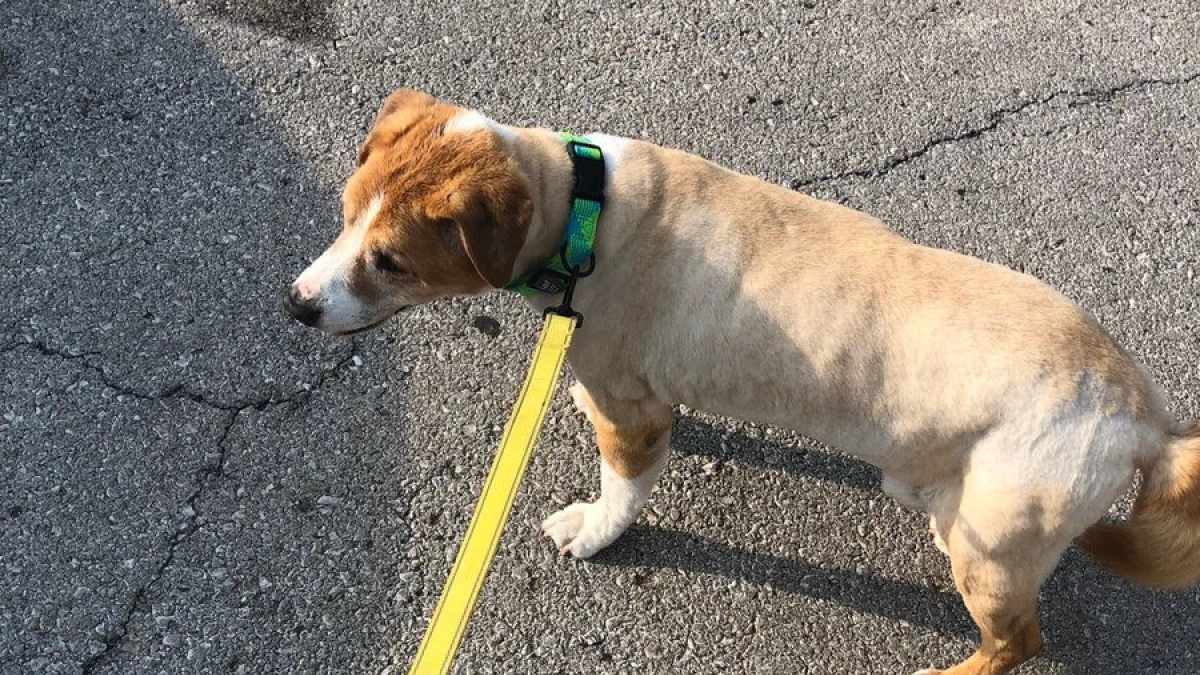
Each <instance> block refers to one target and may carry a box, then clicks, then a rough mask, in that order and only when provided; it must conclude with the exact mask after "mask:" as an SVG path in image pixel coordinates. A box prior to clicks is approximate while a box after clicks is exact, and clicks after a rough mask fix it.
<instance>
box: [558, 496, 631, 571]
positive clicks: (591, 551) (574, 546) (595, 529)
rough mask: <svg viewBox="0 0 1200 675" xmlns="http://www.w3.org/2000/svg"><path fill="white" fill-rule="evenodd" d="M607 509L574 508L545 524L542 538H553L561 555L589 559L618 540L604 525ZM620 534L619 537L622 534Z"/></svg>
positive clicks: (589, 505) (579, 506) (574, 505)
mask: <svg viewBox="0 0 1200 675" xmlns="http://www.w3.org/2000/svg"><path fill="white" fill-rule="evenodd" d="M605 521H607V518H606V517H605V513H604V508H603V507H602V506H600V505H598V504H584V503H579V504H572V505H570V506H568V507H567V508H565V509H563V510H561V511H558V512H557V513H554V514H551V515H550V517H549V518H547V519H545V520H543V521H542V534H544V535H546V536H547V537H550V539H551V540H552V541H553V542H554V545H555V546H556V547H558V552H559V553H561V554H563V555H570V556H574V557H576V558H580V559H583V558H590V557H592V556H593V555H595V554H596V553H597V552H598V551H599V550H600V549H602V548H604V547H605V546H608V545H609V544H611V543H612V542H613V540H614V539H616V535H612V534H609V533H607V532H605V531H604V530H605V529H607V528H605V527H604V526H603V525H604V523H605ZM617 534H620V533H619V532H618V533H617Z"/></svg>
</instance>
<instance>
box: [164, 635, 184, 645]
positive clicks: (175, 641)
mask: <svg viewBox="0 0 1200 675" xmlns="http://www.w3.org/2000/svg"><path fill="white" fill-rule="evenodd" d="M162 642H163V644H164V645H166V646H167V647H178V646H179V643H180V642H181V640H180V638H179V636H178V635H174V634H171V635H164V636H163V639H162Z"/></svg>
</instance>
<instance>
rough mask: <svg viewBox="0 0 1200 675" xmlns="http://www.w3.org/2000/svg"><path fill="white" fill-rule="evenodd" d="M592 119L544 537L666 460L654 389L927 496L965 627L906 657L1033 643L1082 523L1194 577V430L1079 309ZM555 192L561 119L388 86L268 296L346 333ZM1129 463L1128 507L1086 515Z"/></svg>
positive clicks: (503, 268)
mask: <svg viewBox="0 0 1200 675" xmlns="http://www.w3.org/2000/svg"><path fill="white" fill-rule="evenodd" d="M588 138H589V140H590V141H591V142H592V143H594V144H595V145H597V146H599V147H600V148H601V150H602V152H603V156H604V159H605V165H606V168H605V176H606V182H607V187H606V189H605V200H606V201H605V207H604V210H603V215H602V216H601V219H600V221H599V225H598V228H597V233H596V237H595V247H594V253H595V269H594V272H593V273H592V274H591V275H590V276H587V277H586V278H583V279H580V280H579V282H578V287H577V289H576V291H575V294H574V303H573V306H574V308H575V309H577V310H578V311H580V312H581V313H582V314H583V315H584V316H585V317H586V321H585V322H584V323H583V324H582V325H580V326H579V328H578V329H577V331H576V333H575V339H574V343H573V344H572V346H571V350H570V352H569V355H568V359H569V361H570V364H571V369H572V371H573V373H574V375H575V377H576V379H577V380H578V384H576V385H574V387H573V388H572V395H573V397H574V399H575V402H576V404H577V405H578V407H579V408H580V410H581V411H583V412H584V414H585V415H586V416H587V418H588V419H589V420H590V422H591V424H592V425H593V426H594V427H595V430H596V436H597V443H598V445H599V450H600V456H601V463H600V485H601V494H600V497H599V499H597V501H595V502H593V503H579V504H574V505H571V506H568V507H567V508H565V509H562V510H561V511H558V512H557V513H554V514H553V515H551V516H550V517H549V518H547V519H546V520H545V521H544V523H543V525H542V529H543V531H544V533H545V534H546V535H547V536H548V537H549V538H550V539H552V540H553V542H554V544H555V546H557V547H558V548H559V549H560V551H561V552H562V553H564V554H566V555H571V556H574V557H576V558H587V557H589V556H591V555H593V554H595V553H596V552H597V551H599V550H601V549H602V548H604V547H606V546H608V545H609V544H611V543H612V542H613V541H614V540H616V539H617V537H619V536H620V535H621V533H622V532H623V531H624V530H625V529H626V528H627V527H629V525H630V524H632V523H633V522H634V520H635V519H636V518H637V517H638V514H639V512H640V511H641V509H642V507H643V505H644V503H645V501H646V498H647V496H648V495H649V494H650V491H651V489H652V488H653V486H654V484H655V481H656V480H657V479H658V477H659V475H660V474H661V473H662V471H663V467H664V466H665V464H666V463H667V456H668V449H667V448H668V443H669V437H670V432H671V428H672V425H673V422H674V412H673V407H672V406H674V405H686V406H688V407H691V408H696V409H701V410H706V411H710V412H714V413H718V414H722V415H727V416H731V417H738V418H742V419H745V420H750V421H753V422H757V423H761V424H771V425H776V426H779V427H784V428H788V429H793V430H796V431H798V432H801V433H804V434H806V435H808V436H810V437H813V438H816V439H819V440H822V441H824V442H826V443H828V444H830V445H832V446H834V447H837V448H839V449H841V450H843V451H845V452H848V453H850V454H852V455H854V456H856V457H858V458H859V459H862V460H864V461H866V462H869V463H871V464H873V465H875V466H877V467H879V468H880V469H881V471H882V473H883V490H884V491H885V492H886V493H887V494H889V495H891V496H892V497H893V498H895V499H896V500H898V501H899V502H901V503H903V504H905V505H908V506H910V507H913V508H917V509H921V510H924V511H926V512H928V513H929V514H930V517H931V529H932V531H933V533H934V537H935V541H936V543H937V544H938V547H939V548H940V549H942V550H943V551H944V552H945V553H946V554H947V555H948V556H949V558H950V563H951V569H952V571H953V575H954V581H955V585H956V587H957V589H958V591H959V593H960V594H961V595H962V598H963V601H964V603H965V604H966V607H967V610H968V611H969V612H970V615H971V616H972V618H973V619H974V620H975V623H976V624H977V625H978V627H979V630H980V633H981V637H982V639H981V644H980V646H979V648H978V650H977V651H976V652H975V653H974V654H973V655H972V656H970V657H969V658H968V659H966V660H965V661H963V662H962V663H959V664H958V665H956V666H954V667H952V668H950V669H948V670H945V671H939V670H932V669H929V670H923V671H921V673H939V672H945V673H948V674H951V675H998V674H999V673H1005V672H1008V671H1010V670H1012V669H1013V668H1015V667H1017V666H1018V665H1019V664H1021V663H1023V662H1024V661H1026V660H1028V659H1030V658H1032V657H1033V656H1035V655H1036V654H1038V653H1039V651H1040V650H1041V649H1042V647H1043V643H1044V640H1043V636H1042V632H1041V629H1040V627H1039V625H1038V618H1037V603H1038V590H1039V588H1040V586H1041V585H1042V583H1043V582H1044V581H1045V579H1046V578H1047V577H1048V576H1049V574H1050V572H1051V571H1052V570H1053V569H1054V567H1055V566H1056V565H1057V563H1058V560H1059V558H1060V556H1061V555H1062V554H1063V552H1064V550H1065V549H1066V548H1067V546H1068V545H1070V543H1071V542H1072V541H1073V540H1075V539H1076V538H1081V543H1082V545H1083V547H1084V548H1085V549H1086V550H1087V551H1088V552H1089V553H1090V554H1091V555H1092V556H1093V557H1095V558H1096V559H1097V560H1098V561H1100V562H1101V563H1102V564H1103V565H1105V566H1106V567H1108V568H1109V569H1110V570H1112V571H1114V572H1115V573H1117V574H1120V575H1123V576H1125V577H1127V578H1129V579H1131V580H1133V581H1135V582H1138V583H1140V584H1143V585H1146V586H1149V587H1154V588H1180V587H1185V586H1188V585H1191V584H1195V583H1197V582H1200V425H1196V424H1191V425H1184V424H1178V423H1176V422H1175V421H1174V420H1173V419H1172V418H1171V416H1170V415H1169V413H1168V412H1167V407H1166V401H1165V397H1164V395H1163V394H1162V393H1161V391H1160V390H1159V388H1158V387H1157V385H1156V384H1155V383H1154V382H1153V381H1152V380H1151V378H1150V376H1149V375H1148V374H1147V372H1146V371H1145V370H1144V369H1143V368H1142V367H1141V366H1140V365H1139V364H1138V363H1136V362H1135V361H1134V359H1133V358H1131V357H1130V355H1129V354H1128V353H1127V352H1126V351H1124V350H1123V349H1122V348H1121V347H1120V346H1119V345H1117V344H1116V342H1115V341H1114V340H1113V338H1112V337H1110V336H1109V334H1108V333H1107V332H1105V331H1104V329H1103V328H1102V327H1101V326H1100V325H1099V324H1098V323H1097V322H1096V320H1095V319H1094V318H1092V317H1091V316H1090V315H1089V314H1087V313H1086V312H1085V311H1083V310H1082V309H1080V308H1079V307H1078V306H1077V305H1075V304H1074V303H1073V302H1071V301H1070V300H1068V299H1067V298H1065V297H1064V296H1062V295H1060V294H1059V293H1057V292H1056V291H1054V290H1052V289H1051V288H1050V287H1048V286H1047V285H1045V284H1043V283H1041V282H1039V281H1037V280H1035V279H1033V278H1032V277H1030V276H1027V275H1024V274H1021V273H1018V272H1015V271H1012V270H1009V269H1007V268H1004V267H1001V266H998V265H993V264H989V263H986V262H983V261H980V260H978V259H975V258H970V257H967V256H963V255H958V254H956V253H952V252H948V251H944V250H938V249H933V248H927V247H924V246H919V245H916V244H914V243H911V242H909V241H908V240H906V239H904V238H902V237H900V236H899V235H897V234H895V233H894V232H892V231H891V230H889V229H888V228H887V227H886V226H885V225H884V224H883V223H881V222H879V221H878V220H876V219H874V218H872V217H870V216H868V215H866V214H863V213H860V212H858V211H855V210H853V209H850V208H847V207H844V206H840V205H838V204H833V203H829V202H824V201H819V200H817V199H813V198H810V197H808V196H805V195H803V194H800V193H798V192H794V191H790V190H786V189H784V188H780V187H778V186H775V185H771V184H769V183H767V182H764V181H762V180H759V179H757V178H753V177H749V176H745V175H741V174H738V173H735V172H732V171H729V170H726V169H724V168H721V167H719V166H716V165H714V164H712V163H710V162H708V161H705V160H703V159H701V158H699V157H696V156H693V155H689V154H686V153H683V152H680V151H676V150H670V149H666V148H662V147H658V146H655V145H652V144H650V143H646V142H642V141H636V140H629V139H624V138H617V137H613V136H607V135H591V136H589V137H588ZM572 187H573V165H572V161H571V159H570V157H569V156H568V154H567V152H566V149H565V146H564V142H563V140H562V139H560V137H559V136H558V135H557V134H555V133H553V132H551V131H548V130H543V129H525V128H516V127H510V126H506V125H503V124H500V123H497V122H495V121H493V120H491V119H489V118H488V117H486V116H485V115H483V114H481V113H479V112H476V111H472V110H467V109H464V108H460V107H457V106H454V105H452V104H449V103H445V102H442V101H439V100H437V99H435V98H434V97H432V96H430V95H428V94H425V93H421V92H416V91H412V90H408V89H401V90H399V91H396V92H395V93H393V94H392V95H391V96H390V97H389V98H388V99H387V101H386V102H385V103H384V105H383V107H382V108H381V109H380V111H379V113H378V115H377V117H376V120H375V124H374V127H373V128H372V130H371V131H370V133H369V134H368V135H367V137H366V140H365V141H364V143H363V145H362V148H361V150H360V151H359V154H358V168H357V170H356V171H355V172H354V174H353V175H352V176H351V177H350V179H349V181H348V182H347V185H346V188H345V193H344V195H343V215H344V218H343V221H344V226H343V228H342V231H341V233H340V234H339V235H338V236H337V238H336V240H335V241H334V242H333V244H332V245H331V246H330V247H329V249H328V250H326V251H325V252H324V253H323V254H322V255H321V256H320V257H319V258H317V259H316V261H315V262H313V263H312V265H311V266H310V267H308V268H307V269H306V270H304V271H303V273H301V274H300V275H299V277H298V278H297V279H296V280H295V282H294V283H293V284H292V285H291V286H290V287H289V289H288V290H287V291H286V292H285V294H284V299H283V304H284V306H285V308H286V310H287V311H288V312H289V313H290V314H292V315H293V316H294V317H295V318H297V319H298V320H300V321H301V322H303V323H305V324H307V325H310V326H314V327H316V328H319V329H320V330H322V331H325V332H327V333H330V334H333V335H349V334H353V333H357V332H360V331H364V330H368V329H370V328H373V327H375V326H378V325H380V324H381V323H383V322H384V321H385V320H387V319H388V318H389V317H391V316H392V315H394V314H396V313H397V312H399V311H401V310H403V309H405V308H407V307H410V306H413V305H418V304H423V303H427V302H432V301H434V300H437V299H439V298H443V297H446V296H458V295H472V294H478V293H483V292H485V291H489V290H492V289H496V288H504V287H506V286H508V285H509V284H510V283H511V282H512V281H513V280H514V279H515V278H517V277H519V276H521V275H522V274H524V273H526V272H528V271H530V270H534V269H537V268H539V267H540V266H542V265H543V264H544V263H546V261H548V260H550V259H551V258H552V257H553V256H555V255H556V254H557V253H558V251H559V248H560V244H561V240H562V236H563V232H564V228H565V223H566V220H567V217H568V212H569V209H570V204H571V191H572ZM557 299H558V298H557V297H556V296H541V297H532V298H530V302H531V304H532V305H533V306H534V307H537V308H539V309H544V308H546V307H548V306H551V305H552V304H554V303H555V302H556V300H557ZM1139 470H1140V471H1141V473H1142V475H1143V483H1142V486H1141V489H1140V494H1139V496H1138V497H1137V500H1136V503H1135V505H1134V508H1133V513H1132V516H1131V517H1130V519H1129V520H1128V522H1127V523H1124V524H1119V525H1118V524H1097V523H1098V522H1099V521H1100V520H1101V519H1102V518H1103V517H1104V516H1105V514H1106V512H1107V511H1108V509H1109V508H1110V506H1111V505H1112V504H1113V503H1114V502H1115V501H1116V500H1117V499H1118V498H1119V497H1120V496H1121V495H1122V494H1123V493H1125V492H1126V490H1128V489H1129V488H1130V486H1131V485H1132V484H1133V480H1134V476H1135V473H1136V472H1137V471H1139Z"/></svg>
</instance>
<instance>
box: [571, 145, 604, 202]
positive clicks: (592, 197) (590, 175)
mask: <svg viewBox="0 0 1200 675" xmlns="http://www.w3.org/2000/svg"><path fill="white" fill-rule="evenodd" d="M576 148H590V149H593V150H595V151H596V152H597V153H598V154H599V155H600V159H597V158H595V157H588V156H587V155H581V154H579V153H578V152H576V150H575V149H576ZM567 154H568V155H570V156H571V163H572V164H574V165H575V186H574V187H573V188H572V190H571V195H572V196H574V197H576V198H579V199H586V200H588V201H593V202H599V203H600V204H603V203H604V159H603V157H604V153H603V151H601V150H600V146H598V145H594V144H592V143H581V142H579V141H568V142H567Z"/></svg>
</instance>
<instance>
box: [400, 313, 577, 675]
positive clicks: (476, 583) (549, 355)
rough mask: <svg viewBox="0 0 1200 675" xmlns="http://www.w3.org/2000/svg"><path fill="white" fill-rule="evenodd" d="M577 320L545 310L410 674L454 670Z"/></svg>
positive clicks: (440, 674)
mask: <svg viewBox="0 0 1200 675" xmlns="http://www.w3.org/2000/svg"><path fill="white" fill-rule="evenodd" d="M577 321H578V319H577V318H576V317H573V316H571V317H568V316H561V315H559V314H554V313H548V314H546V323H545V324H543V325H542V335H541V337H540V338H539V339H538V345H537V349H536V350H535V351H534V352H533V363H532V364H531V365H530V366H529V372H528V373H526V375H525V383H524V384H523V385H521V395H520V397H519V398H518V399H517V405H516V407H515V408H513V412H512V415H511V416H510V417H509V418H508V425H507V426H505V428H504V436H503V438H502V439H501V440H500V451H499V452H498V453H496V459H495V460H493V461H492V469H491V471H489V472H488V476H487V481H486V482H485V483H484V486H483V494H481V495H480V496H479V502H478V503H476V504H475V515H473V516H471V524H470V525H469V526H468V527H467V537H466V539H465V540H464V541H463V543H462V546H460V547H459V549H458V556H457V557H456V558H455V559H454V566H453V567H452V568H451V569H450V578H449V579H448V580H447V581H446V586H445V588H443V589H442V597H441V598H440V599H439V600H438V604H437V609H435V610H434V611H433V619H432V620H430V622H429V627H428V628H427V629H426V630H425V638H424V639H423V640H421V647H420V649H418V650H417V657H416V659H415V660H414V661H413V665H412V668H411V669H410V670H409V671H408V674H409V675H446V673H448V672H449V671H450V664H451V663H452V662H453V661H454V655H455V653H456V652H457V651H458V645H459V643H460V642H462V637H463V633H464V632H466V629H467V621H468V620H470V618H471V612H472V610H474V608H475V600H476V598H478V597H479V589H480V588H481V587H482V586H483V579H484V577H485V576H487V572H488V568H489V567H490V566H491V564H492V558H494V557H495V556H496V546H497V545H498V544H499V543H500V534H501V533H502V532H503V531H504V525H505V523H507V522H508V515H509V513H510V512H511V511H512V505H513V499H515V498H516V496H517V487H518V486H519V485H520V482H521V477H522V476H524V475H525V468H526V466H528V464H529V456H530V455H531V454H532V452H533V445H534V441H536V440H537V434H538V431H540V430H541V428H542V422H543V421H544V420H545V419H546V409H547V408H548V407H549V405H550V397H551V396H552V395H553V394H554V389H555V385H556V384H557V383H558V375H559V373H560V372H561V371H562V364H563V359H564V358H566V355H567V347H568V346H570V344H571V336H572V335H573V334H574V332H575V326H576V323H577Z"/></svg>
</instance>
